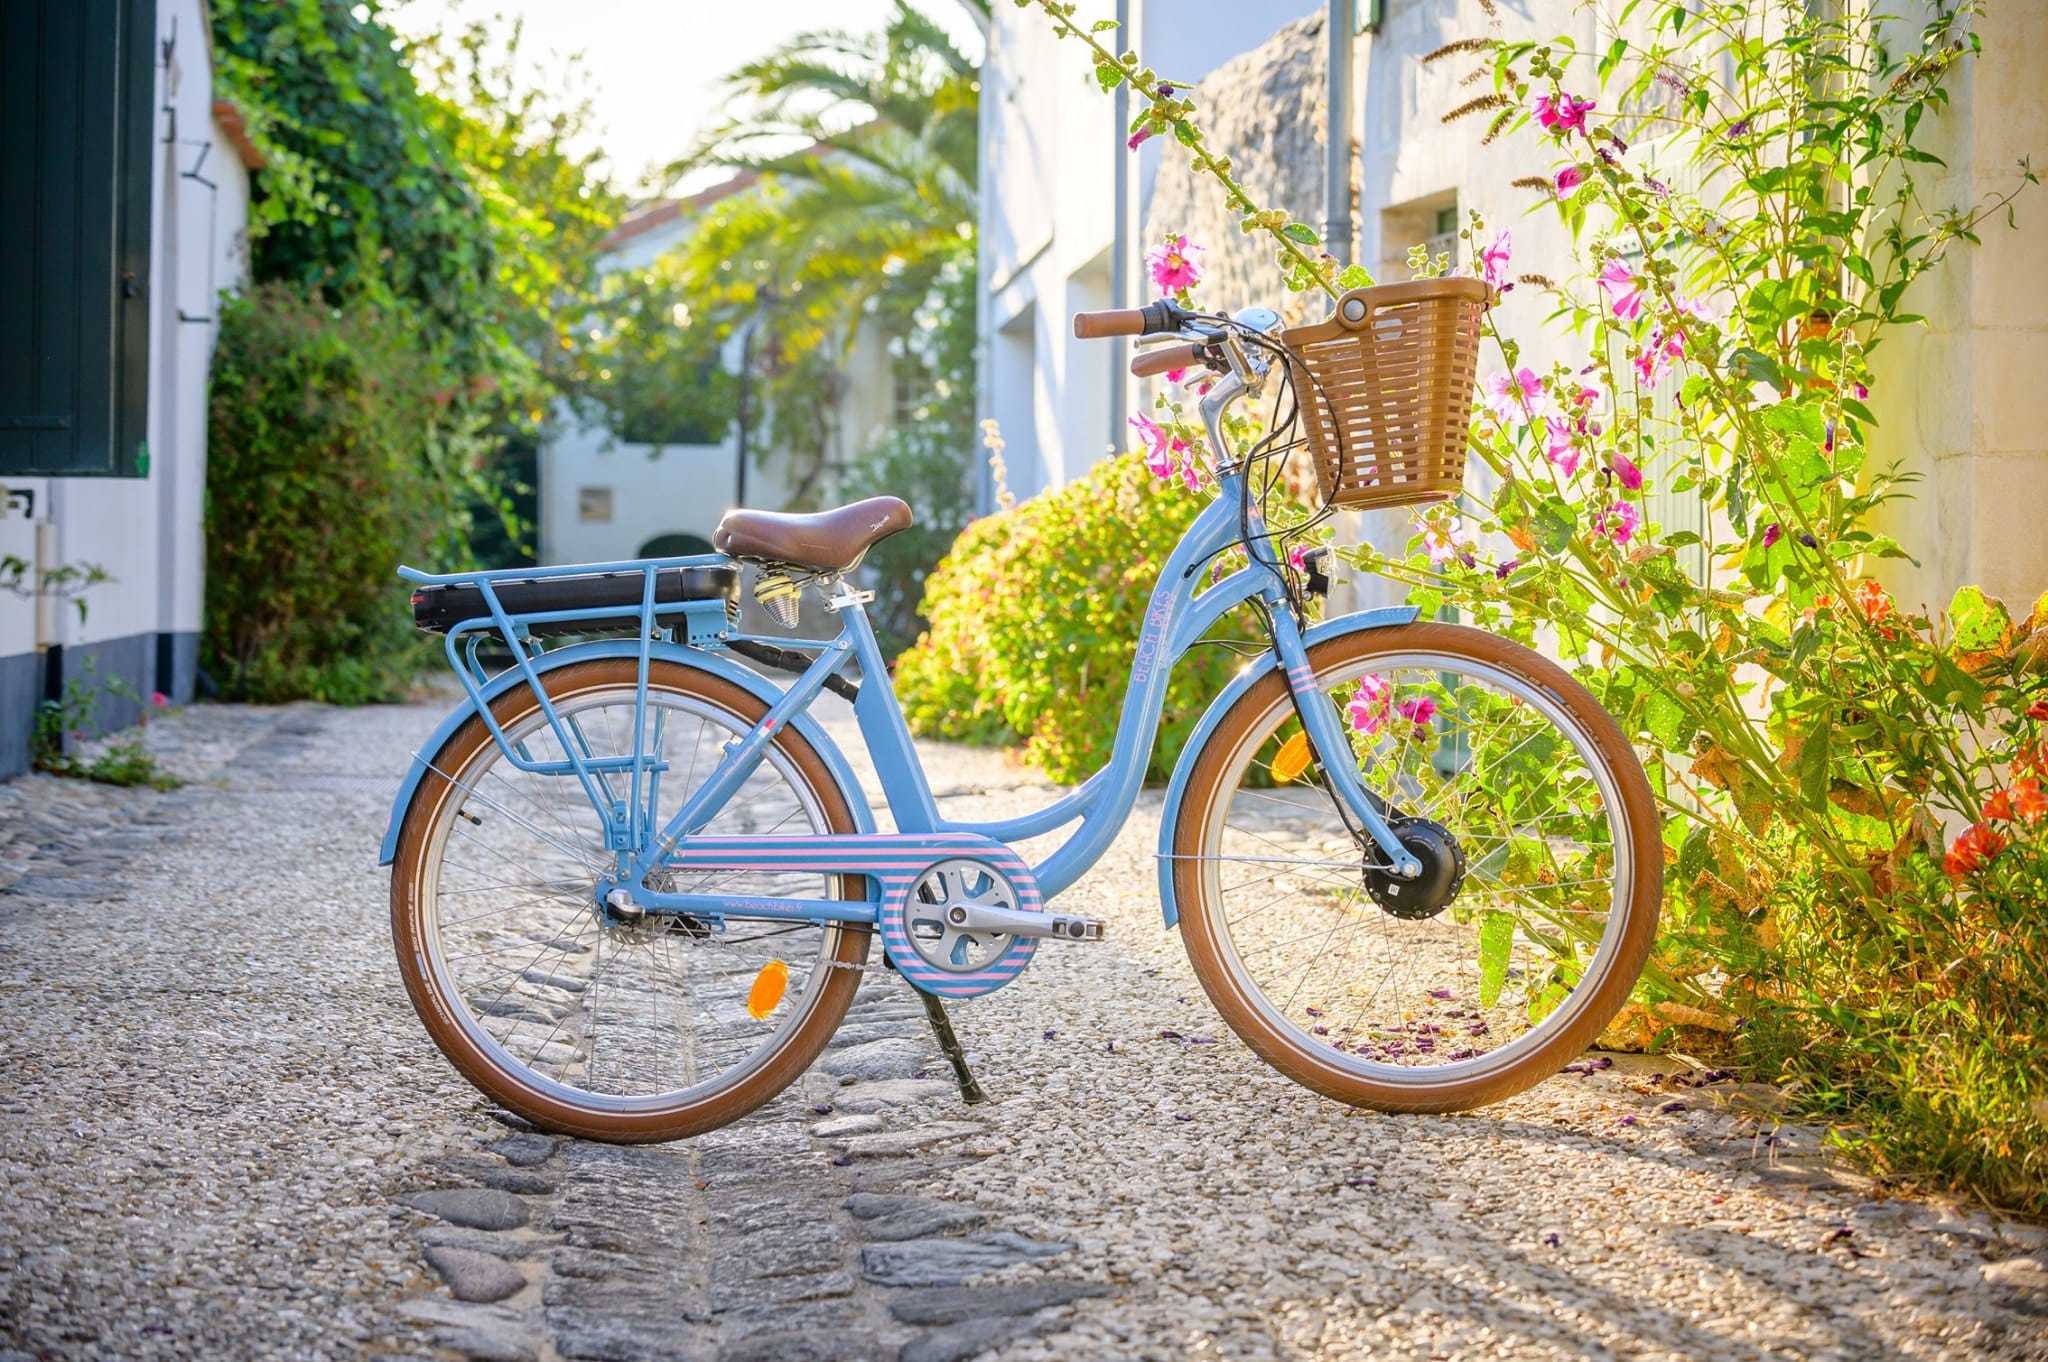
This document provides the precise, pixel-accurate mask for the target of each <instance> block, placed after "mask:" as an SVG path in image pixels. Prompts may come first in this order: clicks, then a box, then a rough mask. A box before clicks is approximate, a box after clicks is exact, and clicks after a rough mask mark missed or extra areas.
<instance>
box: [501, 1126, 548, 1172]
mask: <svg viewBox="0 0 2048 1362" xmlns="http://www.w3.org/2000/svg"><path fill="white" fill-rule="evenodd" d="M561 1143H562V1142H561V1141H560V1140H558V1139H556V1138H555V1137H554V1136H552V1135H541V1134H532V1133H529V1134H521V1135H507V1136H506V1137H505V1138H504V1139H502V1140H493V1141H492V1142H491V1143H489V1144H487V1145H485V1146H484V1148H486V1149H488V1150H490V1151H491V1152H492V1153H493V1154H496V1155H497V1156H498V1157H499V1158H501V1159H503V1160H504V1161H505V1162H507V1163H509V1164H511V1165H513V1166H514V1167H515V1168H531V1167H533V1166H534V1165H535V1164H537V1163H546V1162H547V1161H548V1160H549V1159H551V1158H553V1157H554V1154H555V1150H556V1149H557V1148H558V1147H560V1145H561Z"/></svg>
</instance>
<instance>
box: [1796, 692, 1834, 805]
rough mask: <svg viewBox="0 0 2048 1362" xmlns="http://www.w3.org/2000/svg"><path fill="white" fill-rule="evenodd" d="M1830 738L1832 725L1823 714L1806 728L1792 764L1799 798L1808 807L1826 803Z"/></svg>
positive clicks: (1831, 736)
mask: <svg viewBox="0 0 2048 1362" xmlns="http://www.w3.org/2000/svg"><path fill="white" fill-rule="evenodd" d="M1832 738H1833V725H1832V724H1831V723H1830V722H1829V720H1828V719H1827V717H1826V716H1825V715H1823V716H1821V717H1820V718H1819V719H1817V720H1815V722H1814V723H1813V724H1812V725H1811V726H1810V727H1809V728H1808V729H1807V730H1806V741H1805V742H1804V743H1803V744H1801V746H1800V748H1799V758H1798V760H1797V761H1795V762H1793V764H1792V770H1793V774H1794V775H1795V776H1797V777H1798V778H1799V798H1800V799H1801V800H1802V801H1803V802H1804V803H1805V804H1806V806H1807V807H1808V808H1810V809H1818V808H1821V807H1823V806H1824V805H1825V804H1826V803H1827V798H1828V744H1829V742H1830V741H1831V739H1832Z"/></svg>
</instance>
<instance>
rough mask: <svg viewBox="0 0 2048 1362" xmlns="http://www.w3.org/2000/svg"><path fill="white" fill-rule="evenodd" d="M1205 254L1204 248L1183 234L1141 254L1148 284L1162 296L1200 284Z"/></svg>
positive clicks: (1206, 251) (1206, 249)
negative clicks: (1152, 284)
mask: <svg viewBox="0 0 2048 1362" xmlns="http://www.w3.org/2000/svg"><path fill="white" fill-rule="evenodd" d="M1207 253H1208V248H1207V247H1205V246H1197V245H1195V244H1194V243H1193V242H1191V241H1189V240H1188V239H1187V237H1186V236H1185V235H1181V236H1175V237H1172V238H1170V239H1168V240H1167V241H1165V242H1164V243H1162V244H1160V245H1157V246H1154V247H1153V248H1152V249H1151V250H1149V251H1147V252H1145V268H1147V269H1149V270H1151V271H1152V282H1153V283H1154V284H1157V285H1158V286H1159V289H1160V291H1161V292H1162V293H1179V292H1180V291H1181V290H1182V289H1189V288H1193V287H1194V286H1195V285H1196V284H1198V283H1200V282H1201V280H1202V257H1203V256H1204V255H1205V254H1207Z"/></svg>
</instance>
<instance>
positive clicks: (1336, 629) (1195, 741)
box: [1159, 605, 1422, 927]
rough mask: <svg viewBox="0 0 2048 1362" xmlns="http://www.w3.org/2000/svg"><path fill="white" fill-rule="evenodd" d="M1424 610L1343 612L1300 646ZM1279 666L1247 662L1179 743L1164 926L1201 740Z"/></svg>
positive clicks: (1171, 906)
mask: <svg viewBox="0 0 2048 1362" xmlns="http://www.w3.org/2000/svg"><path fill="white" fill-rule="evenodd" d="M1421 613H1422V612H1421V611H1420V610H1418V609H1417V608H1416V607H1414V606H1412V605H1389V606H1383V607H1381V608H1380V609H1377V610H1362V611H1360V612H1358V613H1357V614H1355V615H1339V616H1338V617H1337V618H1336V619H1333V620H1324V621H1323V622H1322V623H1321V624H1318V625H1316V626H1315V627H1314V628H1313V629H1310V630H1309V631H1308V632H1306V633H1304V634H1303V635H1302V636H1301V643H1302V647H1304V648H1313V647H1315V646H1316V645H1317V644H1318V643H1321V642H1323V641H1324V640H1325V639H1331V638H1336V637H1338V636H1339V635H1342V634H1349V633H1355V632H1357V631H1359V630H1363V629H1385V628H1387V627H1389V626H1390V625H1396V624H1413V623H1414V622H1415V620H1416V617H1417V616H1419V615H1420V614H1421ZM1279 665H1280V659H1279V658H1277V657H1275V656H1273V653H1272V651H1271V650H1270V649H1269V650H1268V651H1266V652H1263V653H1260V654H1259V655H1258V656H1257V657H1255V658H1253V659H1252V660H1251V661H1250V662H1248V663H1246V664H1245V667H1244V670H1242V671H1240V672H1239V673H1238V674H1237V676H1236V677H1235V678H1234V679H1233V680H1232V681H1231V683H1230V684H1229V685H1227V686H1225V687H1224V688H1223V691H1222V693H1221V694H1220V695H1218V696H1217V697H1216V698H1215V699H1214V700H1213V701H1211V702H1210V704H1209V708H1208V711H1207V712H1206V713H1204V714H1203V715H1202V722H1200V723H1199V724H1196V725H1195V731H1194V732H1193V733H1191V734H1189V735H1188V742H1187V746H1185V747H1183V748H1181V750H1180V760H1179V761H1177V762H1175V763H1174V767H1173V780H1172V781H1171V782H1170V783H1169V784H1168V785H1167V787H1166V804H1165V806H1164V807H1162V808H1161V809H1160V811H1159V906H1160V907H1161V908H1162V909H1164V910H1165V912H1166V925H1167V926H1169V927H1173V926H1176V925H1178V924H1179V922H1180V905H1179V904H1177V903H1175V902H1174V899H1173V825H1174V823H1175V822H1176V821H1177V820H1178V819H1179V817H1180V801H1181V796H1182V795H1183V794H1184V793H1185V792H1186V791H1187V785H1188V776H1189V774H1190V773H1191V772H1193V770H1194V767H1195V759H1196V757H1198V756H1200V755H1201V751H1202V747H1203V744H1205V743H1207V742H1208V741H1209V737H1210V735H1211V734H1213V733H1214V732H1215V731H1216V726H1217V725H1218V724H1220V723H1222V722H1223V716H1224V715H1225V714H1226V713H1228V712H1229V710H1230V707H1231V706H1232V705H1234V704H1236V703H1237V702H1238V700H1239V699H1241V698H1242V697H1243V695H1244V693H1245V692H1246V691H1248V690H1250V689H1251V688H1252V687H1253V686H1255V685H1257V684H1258V683H1259V679H1260V678H1261V677H1263V676H1265V675H1266V673H1268V672H1270V671H1272V670H1274V669H1275V668H1276V667H1278V666H1279Z"/></svg>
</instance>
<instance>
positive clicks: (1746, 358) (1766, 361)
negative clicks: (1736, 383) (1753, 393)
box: [1728, 345, 1785, 391]
mask: <svg viewBox="0 0 2048 1362" xmlns="http://www.w3.org/2000/svg"><path fill="white" fill-rule="evenodd" d="M1728 372H1729V374H1731V375H1732V376H1733V377H1735V378H1738V379H1741V380H1742V381H1743V382H1746V383H1768V384H1770V385H1771V386H1772V387H1773V388H1777V389H1779V390H1780V391H1782V390H1783V389H1784V387H1785V371H1784V370H1783V369H1780V368H1779V367H1778V361H1776V360H1774V359H1772V358H1771V357H1770V356H1769V355H1767V354H1765V353H1764V352H1763V351H1761V350H1752V349H1750V348H1749V347H1748V346H1746V345H1745V346H1740V347H1738V348H1737V349H1736V350H1734V351H1733V352H1732V353H1730V354H1729V356H1728Z"/></svg>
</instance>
